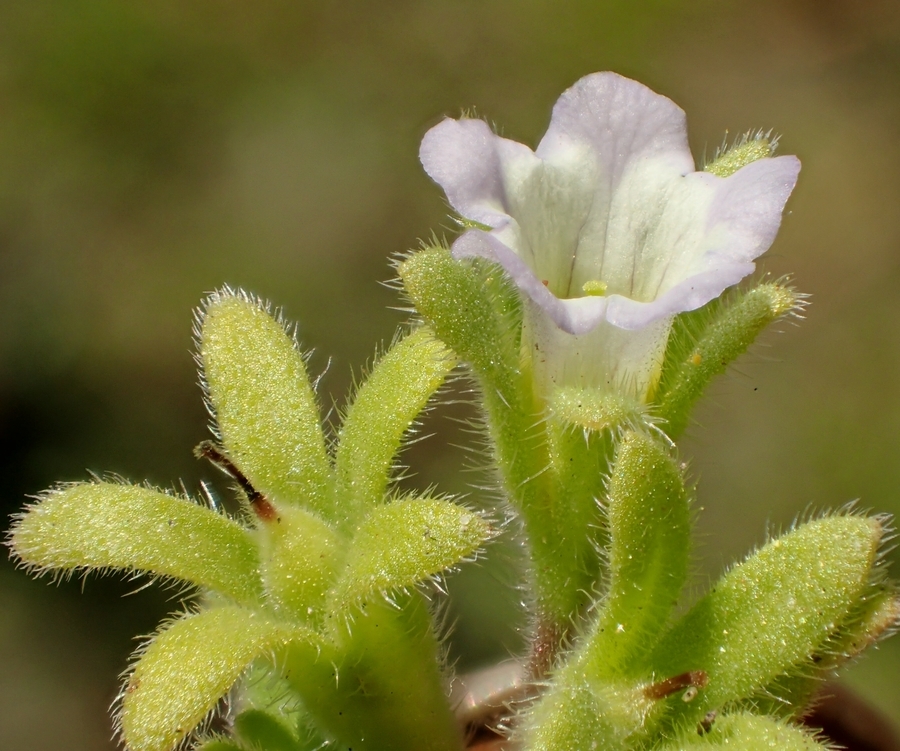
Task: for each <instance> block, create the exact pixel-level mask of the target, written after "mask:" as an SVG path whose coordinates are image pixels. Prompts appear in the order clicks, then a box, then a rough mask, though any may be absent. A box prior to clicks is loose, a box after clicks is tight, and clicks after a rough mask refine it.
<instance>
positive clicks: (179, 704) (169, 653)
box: [118, 606, 319, 751]
mask: <svg viewBox="0 0 900 751" xmlns="http://www.w3.org/2000/svg"><path fill="white" fill-rule="evenodd" d="M294 640H301V641H303V642H304V643H306V644H313V643H315V642H317V641H319V639H318V637H316V635H315V634H314V633H312V632H311V631H309V630H306V629H302V628H298V627H292V626H286V625H284V624H281V623H277V622H274V621H271V620H268V619H266V618H265V617H263V616H261V615H259V614H257V613H254V612H252V611H250V610H246V609H244V608H240V607H234V606H230V607H217V608H212V609H209V610H203V611H201V612H199V613H196V614H188V615H185V616H183V617H181V618H179V619H178V620H175V621H173V622H171V623H169V624H168V625H166V626H165V627H164V628H163V629H162V631H160V632H159V633H158V634H157V635H156V636H155V637H154V638H153V639H152V640H151V641H149V642H148V643H147V645H146V647H145V648H144V649H143V650H142V651H141V652H140V657H139V659H138V661H137V663H136V664H135V665H134V669H133V670H132V671H131V674H130V675H129V677H128V680H127V682H126V684H125V687H124V689H123V691H122V705H121V709H120V713H119V718H118V719H119V725H120V727H121V730H122V737H123V739H124V740H125V744H126V745H127V747H128V748H129V751H169V749H171V748H172V747H174V746H175V745H176V744H178V743H180V742H181V740H182V739H183V738H185V737H186V736H187V735H188V734H189V733H190V732H191V731H193V730H194V728H196V727H197V725H198V724H199V723H200V722H201V721H202V720H203V718H204V717H206V715H207V714H209V712H211V711H212V710H213V708H214V707H215V706H216V703H217V702H218V701H219V699H221V698H222V696H224V695H225V693H226V692H227V691H228V690H229V689H230V688H231V687H232V686H233V685H234V683H235V682H236V681H237V679H238V678H239V677H240V675H241V673H243V672H244V671H245V670H246V669H247V668H248V667H249V665H250V664H251V663H252V662H253V661H254V660H255V659H257V658H258V657H261V656H265V655H268V654H270V653H272V652H273V651H275V650H276V649H278V648H280V647H282V646H284V645H285V644H287V643H288V642H290V641H294Z"/></svg>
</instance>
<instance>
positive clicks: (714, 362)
mask: <svg viewBox="0 0 900 751" xmlns="http://www.w3.org/2000/svg"><path fill="white" fill-rule="evenodd" d="M799 304H800V297H799V296H798V295H797V293H796V292H794V290H792V289H790V288H789V287H784V286H782V285H779V284H760V285H759V286H758V287H755V288H753V289H751V290H748V291H746V292H741V293H738V295H737V296H736V297H735V299H734V300H733V301H731V302H729V303H717V302H714V303H713V304H711V305H710V306H707V307H706V308H704V309H701V310H699V311H696V312H693V313H686V314H682V316H678V317H677V318H676V319H675V324H674V326H673V330H672V332H671V333H670V334H669V344H668V346H667V348H666V355H665V359H664V361H663V370H662V374H661V376H660V384H659V387H658V389H657V392H656V394H655V395H654V401H656V403H657V405H658V407H657V410H656V414H657V415H658V416H659V417H660V418H661V419H662V421H663V422H662V424H661V427H662V428H663V430H665V431H666V433H667V434H668V435H669V437H670V438H672V439H673V440H674V439H676V438H677V437H678V436H680V435H681V433H682V432H683V431H684V429H685V428H686V427H687V424H688V419H689V417H690V412H691V409H692V408H693V406H694V404H695V403H696V402H697V400H698V399H699V398H700V396H701V395H702V394H703V391H704V390H705V389H706V387H707V386H708V385H709V382H710V381H711V380H712V379H713V378H714V377H715V376H717V375H719V374H721V373H724V372H725V370H726V368H727V367H728V365H729V364H731V363H732V362H733V361H734V360H735V359H736V358H737V357H738V356H739V355H741V354H743V353H744V352H745V351H746V350H747V348H748V347H749V346H750V345H751V344H752V343H753V341H754V340H755V339H756V337H757V336H758V335H759V334H760V332H762V330H763V329H765V328H766V326H768V325H769V324H771V323H772V322H774V321H776V320H778V319H779V318H781V317H782V316H784V315H786V314H787V313H789V312H790V311H792V310H795V309H796V308H797V307H798V305H799Z"/></svg>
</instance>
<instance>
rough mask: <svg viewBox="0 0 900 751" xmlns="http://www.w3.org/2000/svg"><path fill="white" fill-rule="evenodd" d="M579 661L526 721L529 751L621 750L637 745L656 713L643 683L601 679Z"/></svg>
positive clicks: (557, 680) (560, 674)
mask: <svg viewBox="0 0 900 751" xmlns="http://www.w3.org/2000/svg"><path fill="white" fill-rule="evenodd" d="M582 668H583V660H581V659H578V658H576V659H573V660H571V661H570V662H569V663H567V664H566V665H564V666H563V667H562V668H561V669H560V670H559V672H558V674H557V675H556V676H555V680H554V685H553V687H552V688H551V689H550V690H549V692H548V693H547V694H546V695H545V696H544V697H543V698H542V699H541V700H540V701H538V702H537V704H536V705H535V706H534V707H533V708H532V709H531V710H530V711H529V713H528V715H527V717H526V719H525V731H524V734H523V735H524V743H523V744H522V745H523V748H524V749H527V751H569V749H571V750H572V751H575V750H576V749H577V751H582V750H583V749H603V750H604V751H619V749H623V750H624V749H629V748H633V747H634V746H633V743H632V741H633V739H634V737H635V736H636V735H637V734H639V733H640V732H641V730H642V728H643V726H644V724H645V722H646V720H647V716H648V714H650V713H651V712H653V711H654V709H655V707H654V705H653V702H651V701H649V700H648V699H647V698H646V697H645V696H644V695H643V693H642V691H641V689H640V687H637V686H635V685H634V684H628V683H615V682H607V681H595V680H593V679H591V678H590V677H588V676H587V675H585V673H584V672H583V670H582Z"/></svg>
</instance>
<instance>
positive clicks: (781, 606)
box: [651, 515, 884, 725]
mask: <svg viewBox="0 0 900 751" xmlns="http://www.w3.org/2000/svg"><path fill="white" fill-rule="evenodd" d="M883 533H884V529H883V527H882V523H881V521H880V520H879V519H877V518H866V517H862V516H856V515H844V516H829V517H825V518H821V519H816V520H814V521H810V522H807V523H805V524H803V525H802V526H800V527H798V528H797V529H795V530H794V531H792V532H790V533H788V534H786V535H784V536H783V537H780V538H778V539H775V540H773V541H771V542H770V543H768V544H767V545H765V546H764V547H763V548H761V549H760V550H759V551H757V552H756V553H755V554H754V555H752V556H751V557H749V558H748V559H746V560H745V561H744V562H743V563H741V564H739V565H737V566H735V567H734V568H732V569H731V570H730V571H729V572H728V573H727V574H725V576H723V577H722V578H721V579H720V580H719V581H718V583H717V584H716V585H715V586H714V587H713V589H712V590H711V591H710V592H709V593H708V594H707V595H706V596H705V597H703V598H702V599H701V600H700V601H699V602H698V603H697V604H696V605H694V607H693V608H691V610H690V611H688V613H687V614H686V615H685V616H684V617H683V618H682V619H681V620H680V621H679V622H678V623H677V624H676V625H675V626H674V627H673V628H672V630H671V631H670V632H669V633H668V634H667V635H666V636H665V637H664V638H663V640H662V641H661V642H660V643H659V644H658V645H657V647H656V649H655V650H654V653H653V655H652V658H651V665H652V667H653V676H654V679H655V680H657V681H660V680H665V679H668V678H670V677H672V676H679V675H682V674H684V673H687V672H688V671H705V673H706V676H707V678H708V685H707V686H706V687H705V688H702V689H701V690H700V692H699V695H698V696H697V697H696V698H694V699H693V701H691V702H686V701H681V699H680V698H677V697H676V698H675V699H670V700H668V701H669V708H670V711H671V714H672V718H673V721H674V722H676V723H678V724H681V722H685V723H686V724H688V725H690V724H695V723H696V722H698V721H699V719H700V718H702V717H703V716H704V715H705V714H706V713H707V712H709V711H710V710H718V709H719V708H721V707H722V706H723V705H725V704H727V703H729V702H735V701H739V700H741V699H745V698H749V697H752V696H753V695H754V694H756V693H757V692H758V691H760V690H761V689H764V688H765V687H766V686H769V685H771V684H772V683H773V682H774V681H775V679H776V678H777V677H778V676H781V675H786V674H790V673H791V672H792V671H794V670H795V669H796V667H797V666H799V665H802V664H803V663H804V661H806V660H807V659H808V657H809V656H810V655H812V654H814V653H815V652H816V651H817V650H818V649H819V647H820V646H821V645H822V644H823V643H825V642H826V640H827V639H828V638H829V637H830V636H831V634H832V633H834V631H835V629H837V628H838V626H839V625H840V624H841V622H842V621H843V620H844V619H845V618H846V616H847V614H848V613H849V612H850V611H851V609H852V608H853V607H854V606H855V605H856V603H857V602H858V601H859V598H860V597H861V595H862V594H863V593H864V591H865V589H866V586H867V582H868V580H869V577H870V574H871V571H872V567H873V564H874V562H875V558H876V554H877V551H878V546H879V543H880V541H881V538H882V536H883Z"/></svg>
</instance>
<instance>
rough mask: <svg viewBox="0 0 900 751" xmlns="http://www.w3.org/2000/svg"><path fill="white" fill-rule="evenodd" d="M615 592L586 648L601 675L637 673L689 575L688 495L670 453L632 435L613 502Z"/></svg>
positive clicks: (621, 454) (618, 463)
mask: <svg viewBox="0 0 900 751" xmlns="http://www.w3.org/2000/svg"><path fill="white" fill-rule="evenodd" d="M606 515H607V521H608V525H609V535H610V544H609V554H608V558H609V580H610V583H609V589H608V591H607V593H606V597H605V599H604V601H603V605H602V607H601V609H600V614H599V618H598V620H597V623H596V625H595V627H594V629H593V631H592V634H591V636H590V638H589V639H588V641H587V642H586V644H585V646H584V647H583V649H584V651H585V652H586V653H587V654H589V655H590V656H591V664H592V665H593V670H594V671H595V672H596V674H597V675H603V676H607V677H608V676H616V675H626V676H628V677H632V676H636V675H638V674H639V673H640V672H641V668H642V667H643V662H644V659H645V657H646V656H647V654H648V653H649V652H650V650H651V649H652V648H653V646H654V644H655V643H656V642H657V640H658V639H659V634H660V633H661V631H662V629H663V627H664V626H665V625H666V621H667V620H668V618H669V615H670V614H671V612H672V607H673V605H674V604H675V602H676V601H677V600H678V597H679V595H680V593H681V589H682V587H683V586H684V582H685V579H686V578H687V571H688V559H689V550H690V536H691V518H690V517H691V515H690V508H689V497H688V492H687V490H686V489H685V487H684V481H683V479H682V475H681V470H680V469H679V467H678V466H677V464H676V463H675V461H674V460H673V459H672V458H671V457H670V456H669V453H668V451H667V450H666V449H665V448H664V447H663V446H661V445H660V444H659V443H658V442H656V441H654V440H653V439H652V438H650V437H649V436H646V435H643V434H641V433H634V432H629V433H627V434H626V435H625V436H624V438H623V440H622V442H621V443H620V444H619V449H618V451H617V453H616V459H615V463H614V464H613V468H612V475H611V477H610V481H609V494H608V498H607V503H606Z"/></svg>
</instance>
